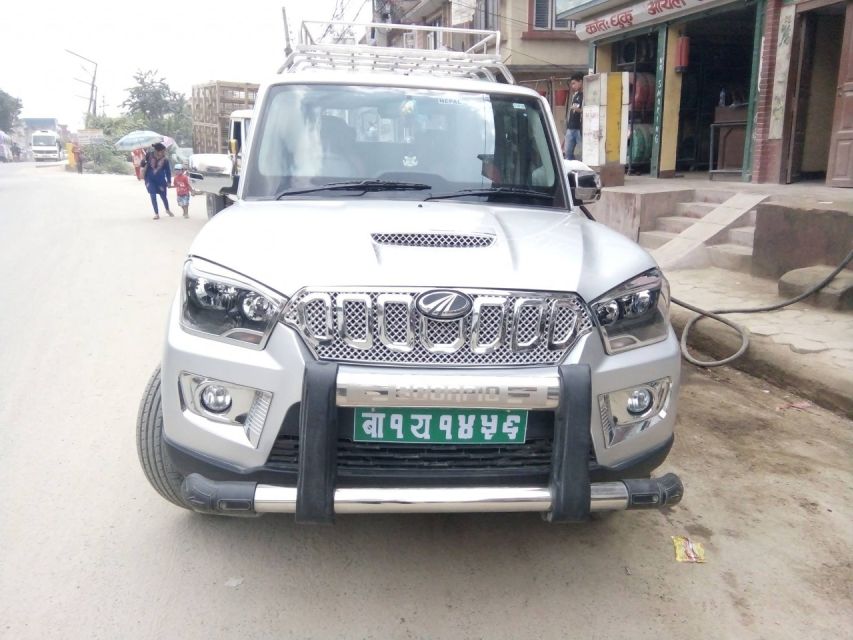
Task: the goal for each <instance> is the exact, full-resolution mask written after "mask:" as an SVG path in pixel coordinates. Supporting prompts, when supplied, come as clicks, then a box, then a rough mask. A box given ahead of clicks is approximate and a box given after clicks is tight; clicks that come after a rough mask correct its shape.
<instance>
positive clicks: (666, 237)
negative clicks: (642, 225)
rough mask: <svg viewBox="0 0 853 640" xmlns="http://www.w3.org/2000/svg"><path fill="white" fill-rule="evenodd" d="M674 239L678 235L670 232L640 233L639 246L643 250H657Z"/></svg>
mask: <svg viewBox="0 0 853 640" xmlns="http://www.w3.org/2000/svg"><path fill="white" fill-rule="evenodd" d="M676 237H678V234H677V233H672V232H670V231H641V232H640V246H641V247H643V248H644V249H657V248H658V247H660V246H663V245H665V244H666V243H667V242H669V241H670V240H672V239H673V238H676Z"/></svg>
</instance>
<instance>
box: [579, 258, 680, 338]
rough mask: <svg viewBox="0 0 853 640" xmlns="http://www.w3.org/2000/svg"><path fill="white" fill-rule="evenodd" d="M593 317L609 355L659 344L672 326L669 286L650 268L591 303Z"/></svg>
mask: <svg viewBox="0 0 853 640" xmlns="http://www.w3.org/2000/svg"><path fill="white" fill-rule="evenodd" d="M591 306H592V314H593V316H594V317H595V323H596V324H597V325H598V328H599V330H600V331H601V338H602V340H603V341H604V348H605V350H606V351H607V353H609V354H614V353H621V352H622V351H628V350H630V349H636V348H637V347H643V346H645V345H648V344H654V343H655V342H660V341H661V340H663V339H664V338H666V334H667V328H668V326H669V283H668V282H667V281H666V278H664V277H663V275H661V272H660V271H659V270H657V269H651V270H650V271H646V272H645V273H643V274H640V275H639V276H637V277H636V278H632V279H631V280H629V281H628V282H624V283H622V284H620V285H619V286H618V287H616V288H615V289H613V290H611V291H608V292H607V293H606V294H604V295H603V296H601V297H600V298H598V299H597V300H596V301H595V302H593V303H592V305H591Z"/></svg>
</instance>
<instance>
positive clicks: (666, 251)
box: [638, 189, 767, 273]
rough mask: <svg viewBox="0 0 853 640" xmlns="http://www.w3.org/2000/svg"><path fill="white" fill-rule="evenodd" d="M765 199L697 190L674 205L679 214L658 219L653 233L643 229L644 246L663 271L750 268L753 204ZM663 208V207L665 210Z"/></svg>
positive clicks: (741, 269)
mask: <svg viewBox="0 0 853 640" xmlns="http://www.w3.org/2000/svg"><path fill="white" fill-rule="evenodd" d="M766 197H767V196H764V195H761V194H740V193H737V194H734V195H733V194H732V192H730V191H719V190H716V189H702V190H696V191H695V192H694V194H693V199H692V200H691V201H690V202H677V203H672V204H671V205H670V207H671V208H670V211H672V209H675V211H674V213H675V214H676V215H668V216H661V217H658V218H656V219H655V221H654V224H655V227H654V229H651V230H648V231H641V232H640V234H639V238H638V240H639V243H640V246H642V247H645V248H646V249H648V250H649V251H650V252H652V255H654V257H655V259H656V260H657V261H658V263H659V264H660V265H661V266H662V267H664V268H702V267H704V266H707V265H708V263H709V262H710V263H711V264H712V265H714V266H715V267H720V268H722V269H730V270H733V271H744V272H747V273H748V272H750V271H751V270H752V247H753V242H754V239H755V218H756V212H755V206H756V204H758V203H759V202H761V201H762V200H764V199H765V198H766ZM664 210H665V209H664Z"/></svg>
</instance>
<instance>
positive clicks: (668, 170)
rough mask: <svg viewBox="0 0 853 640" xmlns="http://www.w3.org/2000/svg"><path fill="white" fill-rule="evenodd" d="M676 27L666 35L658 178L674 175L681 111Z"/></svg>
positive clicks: (669, 29)
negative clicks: (676, 65) (676, 67)
mask: <svg viewBox="0 0 853 640" xmlns="http://www.w3.org/2000/svg"><path fill="white" fill-rule="evenodd" d="M680 35H681V34H680V33H679V30H678V28H677V27H669V28H668V29H667V34H666V64H665V70H664V85H663V87H664V89H663V127H662V131H661V148H660V169H659V174H658V175H659V177H661V178H671V177H673V176H674V175H675V160H676V156H677V153H678V114H679V111H680V109H681V74H680V73H678V72H676V70H675V63H676V56H677V51H678V37H679V36H680Z"/></svg>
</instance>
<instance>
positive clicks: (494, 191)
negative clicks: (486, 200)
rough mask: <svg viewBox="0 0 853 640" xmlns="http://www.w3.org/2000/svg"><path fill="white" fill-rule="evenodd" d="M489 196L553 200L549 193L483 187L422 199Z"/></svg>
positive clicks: (514, 188)
mask: <svg viewBox="0 0 853 640" xmlns="http://www.w3.org/2000/svg"><path fill="white" fill-rule="evenodd" d="M491 195H507V196H526V197H528V198H538V199H540V200H553V199H554V195H553V194H550V193H542V192H541V191H534V190H533V189H522V188H519V187H484V188H482V189H460V190H459V191H454V192H453V193H440V194H438V195H436V196H430V197H428V198H424V201H426V200H446V199H448V198H462V197H465V196H491Z"/></svg>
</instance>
